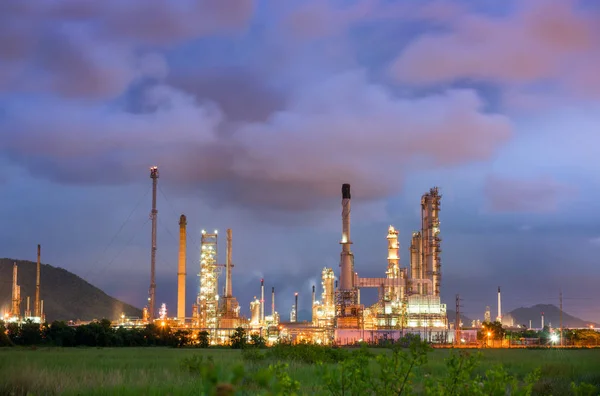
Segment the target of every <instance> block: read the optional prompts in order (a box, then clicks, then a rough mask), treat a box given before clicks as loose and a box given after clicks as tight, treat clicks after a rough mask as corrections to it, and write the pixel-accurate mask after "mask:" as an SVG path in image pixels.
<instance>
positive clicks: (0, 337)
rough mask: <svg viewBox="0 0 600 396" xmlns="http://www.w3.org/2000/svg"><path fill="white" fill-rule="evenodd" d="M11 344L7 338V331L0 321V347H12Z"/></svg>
mask: <svg viewBox="0 0 600 396" xmlns="http://www.w3.org/2000/svg"><path fill="white" fill-rule="evenodd" d="M13 345H14V344H13V342H12V341H11V339H10V337H9V336H8V330H7V329H6V326H5V324H4V322H3V321H1V320H0V347H3V346H13Z"/></svg>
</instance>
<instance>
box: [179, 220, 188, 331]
mask: <svg viewBox="0 0 600 396" xmlns="http://www.w3.org/2000/svg"><path fill="white" fill-rule="evenodd" d="M186 226H187V218H186V217H185V215H183V214H182V215H181V216H179V266H178V268H177V318H178V319H179V320H180V321H184V320H185V277H186V274H187V273H186V252H187V245H186V243H187V229H186Z"/></svg>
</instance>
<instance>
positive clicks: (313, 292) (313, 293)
mask: <svg viewBox="0 0 600 396" xmlns="http://www.w3.org/2000/svg"><path fill="white" fill-rule="evenodd" d="M315 296H316V291H315V285H313V287H312V306H313V307H314V306H315Z"/></svg>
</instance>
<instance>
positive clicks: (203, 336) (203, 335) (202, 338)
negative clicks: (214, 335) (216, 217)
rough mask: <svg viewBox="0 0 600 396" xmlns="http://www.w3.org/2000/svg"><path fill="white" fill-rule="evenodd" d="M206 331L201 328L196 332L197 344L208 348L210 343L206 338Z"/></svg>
mask: <svg viewBox="0 0 600 396" xmlns="http://www.w3.org/2000/svg"><path fill="white" fill-rule="evenodd" d="M208 336H209V334H208V331H206V330H203V331H201V332H200V333H199V334H198V346H199V347H200V348H208V346H209V345H210V340H209V338H208Z"/></svg>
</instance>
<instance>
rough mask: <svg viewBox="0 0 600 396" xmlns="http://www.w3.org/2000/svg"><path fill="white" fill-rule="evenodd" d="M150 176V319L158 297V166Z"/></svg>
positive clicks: (154, 167)
mask: <svg viewBox="0 0 600 396" xmlns="http://www.w3.org/2000/svg"><path fill="white" fill-rule="evenodd" d="M150 178H151V179H152V211H151V212H150V218H151V219H152V247H151V250H150V293H149V294H150V296H149V297H148V320H150V321H152V320H153V319H154V315H155V312H154V307H155V299H156V226H157V224H156V223H157V220H158V210H156V187H157V185H158V167H157V166H153V167H151V168H150Z"/></svg>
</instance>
